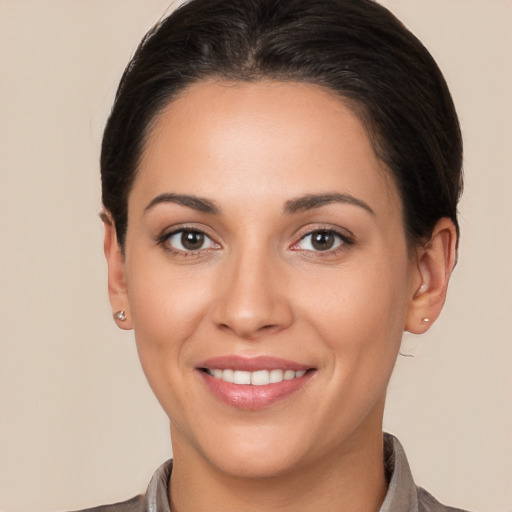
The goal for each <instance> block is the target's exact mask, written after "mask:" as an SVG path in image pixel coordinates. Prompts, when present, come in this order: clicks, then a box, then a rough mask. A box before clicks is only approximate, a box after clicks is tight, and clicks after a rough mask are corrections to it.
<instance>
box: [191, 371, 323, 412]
mask: <svg viewBox="0 0 512 512" xmlns="http://www.w3.org/2000/svg"><path fill="white" fill-rule="evenodd" d="M198 371H199V374H200V375H201V377H202V378H203V381H204V382H205V383H206V386H207V387H208V389H209V390H210V391H211V392H212V393H213V394H214V395H215V396H216V397H217V398H219V399H220V400H222V401H223V402H224V403H226V404H228V405H231V406H233V407H237V408H239V409H247V410H256V409H263V408H265V407H269V406H270V405H272V404H274V403H275V402H277V401H279V400H283V399H284V398H286V397H288V396H290V395H292V394H293V393H295V392H296V391H299V390H300V389H301V388H302V387H303V386H304V385H305V384H306V382H307V381H308V380H309V379H310V377H311V376H312V374H313V373H314V372H312V371H308V372H306V374H305V375H303V376H302V377H299V378H295V379H291V380H283V381H282V382H276V383H274V384H267V385H266V386H253V385H250V384H233V383H232V382H225V381H223V380H222V379H217V378H215V377H212V376H211V375H209V374H208V373H206V372H204V371H201V370H198Z"/></svg>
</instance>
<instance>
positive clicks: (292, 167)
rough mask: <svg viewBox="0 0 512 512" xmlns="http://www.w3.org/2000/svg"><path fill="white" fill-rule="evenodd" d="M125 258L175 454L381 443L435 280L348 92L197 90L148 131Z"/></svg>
mask: <svg viewBox="0 0 512 512" xmlns="http://www.w3.org/2000/svg"><path fill="white" fill-rule="evenodd" d="M121 265H122V267H123V268H122V270H123V272H124V279H125V285H126V298H127V303H128V308H126V309H127V310H128V312H129V322H130V325H133V328H134V329H135V334H136V340H137V347H138V351H139V354H140V359H141V362H142V366H143V368H144V371H145V373H146V375H147V378H148V381H149V383H150V385H151V387H152V389H153V391H154V392H155V394H156V396H157V398H158V399H159V401H160V403H161V404H162V406H163V408H164V409H165V411H166V412H167V414H168V415H169V418H170V420H171V432H172V437H173V446H174V452H175V457H180V456H181V457H183V458H184V457H188V460H200V461H202V463H206V464H208V465H212V466H214V467H216V468H218V469H220V470H222V471H224V472H227V473H230V474H237V475H246V476H253V477H254V476H270V475H277V474H284V473H286V472H289V471H292V470H293V469H300V468H301V467H303V466H304V465H306V464H309V465H311V464H315V463H317V464H325V463H327V462H328V461H329V460H334V458H336V457H339V456H340V454H342V453H345V454H346V453H348V452H351V451H357V450H358V449H360V448H361V446H363V445H364V444H365V443H367V442H368V439H370V438H373V439H375V436H376V435H378V434H380V432H381V419H382V412H383V405H384V398H385V392H386V386H387V383H388V380H389V378H390V375H391V371H392V368H393V365H394V362H395V358H396V356H397V352H398V349H399V345H400V340H401V336H402V332H403V330H404V325H405V322H406V315H407V312H408V309H409V307H410V303H411V300H412V297H413V295H414V292H415V290H416V289H417V287H418V284H419V276H418V269H417V265H416V264H415V263H414V262H413V261H412V259H411V258H409V256H408V248H407V243H406V238H405V234H404V226H403V220H402V209H401V201H400V198H399V195H398V193H397V190H396V188H395V185H394V184H393V182H392V179H390V177H389V174H388V172H387V171H386V170H385V169H384V168H383V165H382V163H381V162H380V161H379V160H378V159H377V158H376V156H375V154H374V152H373V150H372V146H371V143H370V141H369V139H368V136H367V134H366V132H365V130H364V128H363V126H362V124H361V122H360V121H359V120H358V118H357V117H356V116H355V115H354V114H353V113H351V111H350V110H349V109H347V108H346V107H345V106H344V105H343V103H342V101H340V99H339V98H336V97H335V96H334V95H332V94H330V93H329V92H327V91H325V90H323V89H321V88H319V87H317V86H313V85H306V84H292V83H275V82H274V83H271V82H260V83H256V84H254V83H253V84H249V83H229V84H228V83H215V82H213V81H211V82H202V83H199V84H196V85H194V86H192V87H191V88H190V89H188V90H187V91H186V92H185V93H183V95H182V96H180V97H179V99H177V100H175V101H173V102H172V103H171V104H170V105H169V106H168V107H167V108H166V109H165V110H164V111H163V113H162V114H161V115H160V116H159V118H158V119H157V120H156V123H155V124H154V126H153V128H152V131H151V132H150V135H149V137H148V139H147V143H146V146H145V149H144V152H143V155H142V159H141V162H140V168H139V171H138V175H137V178H136V180H135V183H134V186H133V189H132V191H131V193H130V196H129V204H128V230H127V237H126V247H125V259H124V262H123V263H122V264H121ZM233 380H234V382H233ZM250 382H252V384H251V383H250ZM377 433H378V434H377Z"/></svg>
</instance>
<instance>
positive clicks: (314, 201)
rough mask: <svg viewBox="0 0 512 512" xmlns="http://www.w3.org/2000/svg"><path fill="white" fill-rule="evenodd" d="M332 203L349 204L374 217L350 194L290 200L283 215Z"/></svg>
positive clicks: (372, 212)
mask: <svg viewBox="0 0 512 512" xmlns="http://www.w3.org/2000/svg"><path fill="white" fill-rule="evenodd" d="M332 203H343V204H351V205H353V206H358V207H360V208H363V209H364V210H366V211H367V212H368V213H371V214H372V215H375V212H374V211H373V210H372V209H371V208H370V206H369V205H368V204H366V203H365V202H364V201H362V200H361V199H357V197H354V196H351V195H350V194H338V193H330V194H308V195H305V196H302V197H297V198H296V199H290V200H289V201H286V203H285V205H284V213H286V214H292V213H298V212H303V211H306V210H313V209H314V208H320V207H322V206H325V205H328V204H332Z"/></svg>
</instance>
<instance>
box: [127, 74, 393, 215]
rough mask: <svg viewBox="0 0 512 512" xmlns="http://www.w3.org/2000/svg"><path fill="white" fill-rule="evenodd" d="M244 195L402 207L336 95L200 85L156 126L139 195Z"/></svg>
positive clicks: (308, 88) (292, 88)
mask: <svg viewBox="0 0 512 512" xmlns="http://www.w3.org/2000/svg"><path fill="white" fill-rule="evenodd" d="M163 188H168V189H169V190H163ZM246 191H249V192H250V194H247V196H248V197H247V198H245V199H246V200H248V199H249V200H251V201H253V200H254V201H256V200H257V201H259V202H260V204H261V202H262V201H268V200H269V199H270V198H271V197H275V198H277V197H278V196H282V199H284V196H285V195H286V196H288V197H290V196H298V195H301V194H304V193H323V192H331V191H336V192H341V193H351V194H354V195H359V196H364V197H362V198H363V200H366V201H376V202H383V200H386V201H387V202H388V203H390V204H391V203H392V206H393V207H395V208H396V207H398V208H400V201H398V196H397V193H396V190H395V187H394V185H393V183H392V179H390V175H389V172H388V171H387V170H386V169H385V167H384V165H383V164H382V162H381V161H380V160H379V159H378V157H377V156H376V154H375V152H374V150H373V147H372V144H371V141H370V139H369V137H368V135H367V133H366V130H365V128H364V126H363V123H361V121H360V120H359V118H358V117H357V116H356V115H355V114H354V113H353V112H352V110H350V109H349V108H348V107H347V105H346V104H345V103H344V101H343V99H342V98H340V97H339V96H337V95H336V94H335V93H333V92H331V91H329V90H327V89H325V88H322V87H320V86H317V85H312V84H304V83H293V82H292V83H288V82H286V83H285V82H272V81H262V82H256V83H247V82H214V81H204V82H199V83H196V84H194V85H192V86H191V87H189V88H188V89H187V90H185V91H184V92H183V93H182V94H181V95H180V96H179V97H178V98H176V99H175V100H173V101H172V102H171V103H170V104H169V105H167V107H165V108H164V109H163V110H162V111H161V112H160V114H159V115H158V117H157V118H156V119H155V121H154V122H153V124H152V127H151V130H150V131H149V133H148V136H147V138H146V144H145V147H144V150H143V153H142V156H141V161H140V165H139V170H138V174H137V178H136V181H135V185H134V190H133V193H134V194H135V195H137V196H141V195H143V196H145V197H146V198H151V196H156V195H158V194H159V193H162V192H178V193H194V194H196V195H202V196H205V197H213V199H217V198H219V199H220V200H222V199H229V200H231V199H234V198H237V197H240V193H241V192H246ZM230 192H231V194H230ZM387 206H389V205H387Z"/></svg>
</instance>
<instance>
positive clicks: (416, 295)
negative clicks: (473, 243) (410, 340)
mask: <svg viewBox="0 0 512 512" xmlns="http://www.w3.org/2000/svg"><path fill="white" fill-rule="evenodd" d="M456 261H457V231H456V229H455V226H454V224H453V222H452V221H451V220H450V219H448V218H442V219H440V220H439V221H438V222H437V224H436V225H435V227H434V230H433V232H432V237H431V239H430V240H429V242H428V243H427V244H426V245H425V246H423V247H420V248H419V249H418V250H417V253H416V268H415V272H414V276H413V279H412V290H411V300H410V303H409V308H408V311H407V317H406V324H405V330H406V331H409V332H412V333H414V334H422V333H424V332H425V331H427V330H428V329H429V327H430V325H432V323H433V322H434V321H435V320H436V319H437V317H438V316H439V314H440V313H441V310H442V309H443V305H444V302H445V299H446V291H447V288H448V281H449V280H450V276H451V273H452V270H453V268H454V266H455V263H456Z"/></svg>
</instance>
